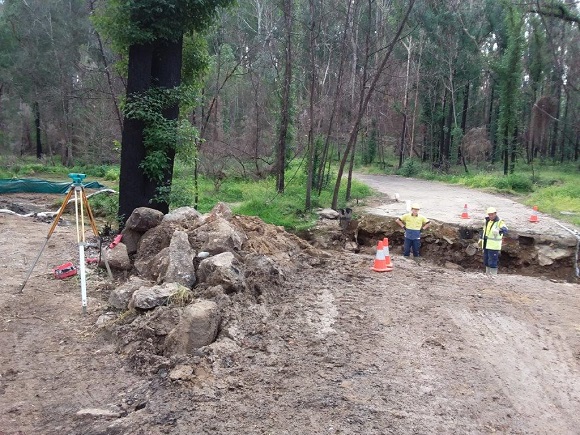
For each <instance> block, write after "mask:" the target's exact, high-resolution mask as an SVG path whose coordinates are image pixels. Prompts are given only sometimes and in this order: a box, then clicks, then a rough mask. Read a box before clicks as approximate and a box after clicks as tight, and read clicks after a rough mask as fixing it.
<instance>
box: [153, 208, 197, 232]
mask: <svg viewBox="0 0 580 435" xmlns="http://www.w3.org/2000/svg"><path fill="white" fill-rule="evenodd" d="M163 222H164V223H167V222H172V223H174V224H177V225H179V226H180V227H182V228H184V229H190V228H195V227H198V226H199V225H201V224H202V223H203V222H204V217H203V215H202V214H201V213H200V212H198V211H197V210H196V209H195V208H193V207H179V208H176V209H175V210H172V211H171V212H170V213H167V214H166V215H165V216H163Z"/></svg>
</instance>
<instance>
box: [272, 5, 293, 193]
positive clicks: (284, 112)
mask: <svg viewBox="0 0 580 435" xmlns="http://www.w3.org/2000/svg"><path fill="white" fill-rule="evenodd" d="M283 9H284V11H283V12H284V32H285V44H284V45H285V52H286V53H285V65H284V85H283V86H284V88H283V90H282V102H281V103H282V108H281V121H280V134H279V136H278V150H277V151H278V155H277V165H276V169H277V179H276V190H277V192H278V193H284V183H285V181H284V172H285V170H286V149H287V140H288V127H289V125H290V104H291V103H290V94H291V86H292V9H293V7H292V0H283Z"/></svg>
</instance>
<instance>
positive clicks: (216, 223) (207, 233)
mask: <svg viewBox="0 0 580 435" xmlns="http://www.w3.org/2000/svg"><path fill="white" fill-rule="evenodd" d="M188 234H189V242H190V243H191V246H193V247H194V248H196V249H198V250H199V251H206V252H209V253H210V254H212V255H215V254H220V253H222V252H227V251H239V250H240V249H241V248H242V245H243V244H244V242H245V241H246V240H247V237H246V235H245V234H244V233H243V232H241V231H239V230H238V229H237V228H236V227H234V226H233V225H232V224H231V223H230V222H228V221H227V220H225V219H224V218H222V217H219V216H217V217H215V218H214V219H213V220H206V222H205V223H204V224H203V225H201V226H199V227H197V228H196V229H194V230H193V231H190V232H188Z"/></svg>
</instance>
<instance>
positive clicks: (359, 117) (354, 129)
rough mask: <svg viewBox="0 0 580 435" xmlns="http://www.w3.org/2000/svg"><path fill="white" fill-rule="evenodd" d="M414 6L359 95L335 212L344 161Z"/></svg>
mask: <svg viewBox="0 0 580 435" xmlns="http://www.w3.org/2000/svg"><path fill="white" fill-rule="evenodd" d="M414 4H415V0H410V1H409V6H408V7H407V10H406V12H405V15H404V17H403V18H402V19H401V22H400V23H399V27H398V29H397V32H396V33H395V35H394V37H393V39H392V41H391V43H390V44H389V46H388V49H387V52H386V53H385V55H384V57H383V60H382V61H381V64H380V65H379V66H378V68H377V70H376V71H375V75H374V77H373V79H372V81H371V83H370V85H369V87H368V90H367V92H366V95H364V96H363V95H361V101H362V104H360V105H359V110H358V113H357V115H356V119H355V121H354V124H353V126H352V128H351V131H350V136H349V140H348V145H347V147H346V150H345V152H344V155H343V156H342V159H341V161H340V166H339V168H338V174H337V176H336V183H335V185H334V192H333V195H332V208H333V209H335V210H336V208H337V204H338V192H339V190H340V184H341V181H342V174H343V172H344V167H345V165H346V160H347V158H348V154H349V152H350V151H351V150H352V149H353V148H354V145H355V142H356V138H357V136H358V131H359V127H360V123H361V121H362V118H363V115H364V113H365V111H366V108H367V106H368V104H369V101H370V99H371V97H372V95H373V93H374V91H375V88H376V86H377V83H378V81H379V78H380V77H381V75H382V73H383V71H384V70H385V67H386V65H387V62H388V60H389V59H390V57H391V53H392V52H393V50H394V48H395V44H396V43H397V41H398V40H399V37H400V36H401V32H402V31H403V28H404V27H405V24H406V22H407V19H408V18H409V14H410V13H411V9H413V5H414Z"/></svg>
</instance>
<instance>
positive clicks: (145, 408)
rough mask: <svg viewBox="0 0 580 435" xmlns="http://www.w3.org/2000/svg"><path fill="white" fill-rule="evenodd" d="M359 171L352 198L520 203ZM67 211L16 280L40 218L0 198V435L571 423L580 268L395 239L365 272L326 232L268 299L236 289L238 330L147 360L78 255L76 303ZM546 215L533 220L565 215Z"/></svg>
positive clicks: (50, 199)
mask: <svg viewBox="0 0 580 435" xmlns="http://www.w3.org/2000/svg"><path fill="white" fill-rule="evenodd" d="M381 180H382V182H381ZM367 182H369V184H371V185H372V183H378V186H379V187H380V186H381V185H382V186H383V187H382V188H381V189H382V195H384V197H383V198H382V200H379V201H374V202H373V203H372V204H370V205H367V206H365V207H364V208H361V209H357V210H356V212H357V213H383V214H386V215H389V213H392V214H393V215H398V214H399V213H400V212H402V211H404V208H405V206H406V201H407V200H411V201H413V202H415V201H417V202H420V203H421V204H422V207H423V210H422V211H423V212H424V213H425V214H426V215H427V216H429V217H431V218H432V219H437V220H439V221H442V222H447V221H448V222H450V223H454V221H453V220H454V219H460V214H461V212H462V210H463V207H464V205H465V204H467V205H468V207H469V212H470V214H472V215H473V219H474V221H478V220H479V219H482V218H483V211H484V209H485V208H486V207H487V206H490V205H493V206H495V207H496V208H497V209H498V214H499V215H500V216H501V217H502V218H504V219H505V220H506V222H507V223H508V226H509V225H511V227H515V228H518V226H524V225H527V223H526V221H527V219H528V218H529V208H526V207H524V206H522V205H519V204H518V203H517V202H516V201H515V200H514V199H512V198H506V197H502V196H495V195H492V194H489V193H483V192H479V191H473V190H468V189H461V188H457V187H455V186H453V187H451V186H447V187H445V185H440V184H436V183H429V182H425V181H419V180H409V179H401V178H399V177H394V178H393V179H392V180H391V179H389V178H382V179H381V178H379V179H378V180H375V181H372V182H371V180H370V179H369V180H367ZM381 183H383V184H381ZM384 183H387V184H384ZM395 183H399V184H397V185H396V184H395ZM373 187H375V188H377V186H373ZM446 189H447V190H446ZM395 194H397V195H395ZM395 196H397V197H398V199H399V201H396V200H394V198H395ZM55 198H57V199H56V202H58V197H55V196H52V195H38V194H14V195H4V196H2V197H1V198H0V200H1V202H0V208H6V206H7V204H8V203H11V204H20V205H21V206H22V211H24V210H25V209H27V208H32V207H35V208H36V210H33V211H46V209H47V207H49V208H51V209H52V210H54V204H55ZM445 210H447V212H446V211H445ZM65 218H66V219H65V220H66V221H67V222H68V224H66V223H65V224H64V225H59V226H57V227H56V230H55V232H54V234H52V236H51V237H50V239H49V240H48V243H47V246H46V249H45V250H44V252H43V254H42V256H41V257H40V259H39V261H38V264H37V266H36V267H35V269H34V272H33V274H32V276H31V277H30V279H29V280H28V282H27V284H26V286H25V288H24V289H23V291H22V292H19V289H20V287H21V285H22V283H23V280H24V277H25V276H26V273H27V271H28V270H29V267H30V265H31V264H32V262H33V261H34V258H35V257H36V255H37V253H38V252H39V251H40V249H41V247H42V245H43V244H44V242H45V241H46V239H47V234H48V230H49V228H50V222H48V223H47V222H40V221H37V220H34V219H32V218H24V217H20V216H16V215H12V214H2V213H0V272H1V273H2V286H0V434H1V435H5V434H26V435H29V434H46V435H51V434H59V435H60V434H86V435H97V434H103V435H104V434H190V433H199V434H488V433H502V434H555V433H557V434H577V433H578V428H579V427H580V414H579V413H578V406H579V405H578V404H579V403H580V285H579V284H578V282H577V281H574V280H556V279H548V278H545V277H542V276H522V275H518V274H513V273H510V274H502V270H501V265H500V274H499V275H498V276H497V277H495V278H490V277H488V276H486V275H484V274H482V273H481V271H477V270H456V269H453V268H445V267H441V266H440V265H439V264H436V263H435V262H433V261H431V260H430V259H429V258H426V259H425V260H424V262H423V263H422V264H421V265H418V264H415V262H413V261H405V260H403V259H402V258H401V256H400V250H398V249H399V248H398V247H393V257H392V261H393V270H392V271H391V272H384V273H377V272H374V271H372V270H371V267H372V266H373V261H374V259H375V257H374V255H372V253H369V252H367V251H362V252H361V253H353V252H349V251H348V250H340V249H334V250H331V251H328V252H329V254H330V255H328V256H327V257H324V258H320V259H319V261H317V262H311V263H304V264H299V265H294V267H293V268H289V269H288V270H291V271H290V272H288V273H287V276H286V279H285V281H284V283H283V284H282V285H280V286H279V287H277V288H275V289H270V292H269V294H270V297H269V299H268V300H267V301H264V302H262V303H250V302H243V301H242V300H240V305H239V306H238V307H237V309H238V310H239V319H240V320H239V330H238V331H237V333H236V334H235V336H230V337H223V336H221V337H220V338H219V339H218V341H219V342H220V343H221V347H220V346H216V347H215V348H214V352H213V353H212V354H211V355H210V356H208V355H207V354H204V353H203V352H200V354H199V355H192V356H191V358H188V359H184V360H183V362H182V364H177V365H175V366H172V367H159V366H158V365H156V364H154V363H153V358H151V360H147V359H145V358H143V359H141V360H139V361H135V360H134V359H128V358H127V356H126V355H125V354H123V352H120V351H119V347H118V343H116V342H115V340H114V339H113V338H112V337H111V336H110V334H107V333H106V331H105V330H104V329H103V328H99V327H97V326H96V322H97V320H98V319H99V317H100V316H101V315H102V314H103V313H105V312H107V311H108V307H107V296H108V294H109V292H110V290H111V286H112V285H114V284H112V283H110V282H109V280H108V278H107V276H106V274H103V273H98V274H97V273H95V272H92V269H89V270H88V275H87V293H88V306H87V312H86V314H83V312H82V310H81V299H80V285H79V283H80V281H79V279H78V276H77V277H73V278H69V279H66V280H58V279H54V277H53V275H52V269H53V268H54V267H55V266H57V265H60V264H62V263H65V262H67V261H73V262H74V261H78V246H77V243H76V234H75V224H74V222H75V221H74V216H70V215H68V216H66V217H65ZM550 219H552V218H550ZM550 219H548V217H547V216H544V215H541V216H540V222H539V223H538V226H536V227H534V229H533V231H542V228H544V227H542V226H541V225H546V228H549V229H548V230H546V231H560V225H557V224H556V222H557V221H556V220H555V219H554V220H553V221H552V220H550ZM548 223H550V224H549V225H548ZM327 225H336V226H337V225H338V222H336V221H330V222H328V223H327ZM564 226H566V225H564ZM482 269H483V267H482ZM123 278H124V277H123V276H116V280H117V283H118V282H121V281H122V279H123ZM177 363H179V361H177ZM180 373H181V374H180Z"/></svg>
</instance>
